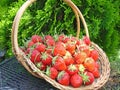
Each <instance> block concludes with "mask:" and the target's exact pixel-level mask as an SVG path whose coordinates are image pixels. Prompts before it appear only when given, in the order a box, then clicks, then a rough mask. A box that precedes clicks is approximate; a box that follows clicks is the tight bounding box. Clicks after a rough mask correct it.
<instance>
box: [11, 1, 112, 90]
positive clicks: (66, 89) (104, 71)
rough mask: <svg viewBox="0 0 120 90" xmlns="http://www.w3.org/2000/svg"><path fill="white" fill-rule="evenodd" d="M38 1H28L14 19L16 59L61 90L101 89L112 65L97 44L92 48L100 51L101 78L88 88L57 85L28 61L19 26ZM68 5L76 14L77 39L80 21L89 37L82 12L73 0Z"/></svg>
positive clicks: (13, 35) (32, 72)
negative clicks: (24, 14) (19, 36)
mask: <svg viewBox="0 0 120 90" xmlns="http://www.w3.org/2000/svg"><path fill="white" fill-rule="evenodd" d="M35 1H36V0H27V1H26V2H25V3H24V4H23V5H22V6H21V8H20V9H19V11H18V12H17V14H16V17H15V19H14V22H13V27H12V36H11V39H12V49H13V52H14V54H15V56H16V58H17V59H18V61H19V62H20V63H21V64H22V65H23V66H24V67H25V68H26V69H27V70H28V71H29V72H30V73H31V74H32V75H33V76H36V77H38V78H43V79H45V80H46V81H47V82H49V83H51V84H52V85H53V86H54V87H56V88H58V89H61V90H96V89H99V88H101V87H102V86H103V85H104V84H105V83H106V82H107V80H108V78H109V75H110V63H109V60H108V58H107V56H106V54H105V53H104V51H103V50H102V49H101V48H100V47H99V46H98V45H97V44H95V43H93V42H92V43H91V44H92V46H93V47H94V48H95V49H96V50H97V51H98V53H99V60H98V61H99V63H100V66H101V67H100V73H101V75H100V78H98V79H96V80H95V81H94V82H93V84H91V85H88V86H81V87H79V88H73V87H70V86H63V85H61V84H59V83H57V82H56V81H55V80H52V79H51V78H49V77H48V76H46V75H45V74H43V73H42V72H41V71H40V70H39V69H38V68H37V67H36V66H35V65H34V64H33V63H32V62H31V61H30V59H28V58H27V57H26V55H25V54H24V53H23V52H22V51H21V49H20V48H19V46H18V40H17V36H18V26H19V22H20V18H21V16H22V15H23V13H24V11H25V10H26V8H27V7H28V6H29V5H30V4H32V3H33V2H35ZM63 1H64V2H65V3H66V4H68V5H69V6H70V7H71V8H72V9H73V12H74V13H75V16H76V21H77V35H76V37H77V38H78V37H79V33H80V19H81V21H82V23H83V26H84V28H85V32H86V36H88V37H89V33H88V28H87V25H86V22H85V20H84V17H83V15H82V14H81V12H80V10H79V9H78V8H77V6H76V5H75V4H74V3H73V2H72V1H71V0H63Z"/></svg>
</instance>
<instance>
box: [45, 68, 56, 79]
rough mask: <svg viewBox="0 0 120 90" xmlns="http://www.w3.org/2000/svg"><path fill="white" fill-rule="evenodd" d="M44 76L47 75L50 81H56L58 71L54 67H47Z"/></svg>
mask: <svg viewBox="0 0 120 90" xmlns="http://www.w3.org/2000/svg"><path fill="white" fill-rule="evenodd" d="M46 75H48V76H49V77H50V78H52V79H56V78H57V75H58V71H57V69H55V68H54V67H47V70H46Z"/></svg>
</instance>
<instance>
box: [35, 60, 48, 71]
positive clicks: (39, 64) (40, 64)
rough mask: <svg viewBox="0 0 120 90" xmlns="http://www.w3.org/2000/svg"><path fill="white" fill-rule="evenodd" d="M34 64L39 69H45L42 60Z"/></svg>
mask: <svg viewBox="0 0 120 90" xmlns="http://www.w3.org/2000/svg"><path fill="white" fill-rule="evenodd" d="M36 66H37V67H38V68H39V69H40V70H42V71H43V70H46V65H45V64H43V63H42V62H38V63H36Z"/></svg>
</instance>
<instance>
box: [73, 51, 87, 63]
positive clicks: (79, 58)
mask: <svg viewBox="0 0 120 90" xmlns="http://www.w3.org/2000/svg"><path fill="white" fill-rule="evenodd" d="M86 58H87V54H86V53H85V52H80V53H76V54H75V55H74V59H75V62H76V63H77V64H82V63H83V62H84V61H85V59H86Z"/></svg>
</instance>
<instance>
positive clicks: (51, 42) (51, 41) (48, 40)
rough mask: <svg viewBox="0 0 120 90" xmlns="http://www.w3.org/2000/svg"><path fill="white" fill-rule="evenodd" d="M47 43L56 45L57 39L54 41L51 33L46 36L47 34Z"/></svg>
mask: <svg viewBox="0 0 120 90" xmlns="http://www.w3.org/2000/svg"><path fill="white" fill-rule="evenodd" d="M45 43H46V44H47V45H48V46H54V45H55V41H54V39H53V37H52V36H50V35H46V36H45Z"/></svg>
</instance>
